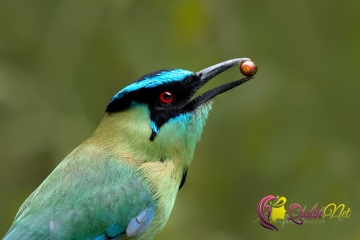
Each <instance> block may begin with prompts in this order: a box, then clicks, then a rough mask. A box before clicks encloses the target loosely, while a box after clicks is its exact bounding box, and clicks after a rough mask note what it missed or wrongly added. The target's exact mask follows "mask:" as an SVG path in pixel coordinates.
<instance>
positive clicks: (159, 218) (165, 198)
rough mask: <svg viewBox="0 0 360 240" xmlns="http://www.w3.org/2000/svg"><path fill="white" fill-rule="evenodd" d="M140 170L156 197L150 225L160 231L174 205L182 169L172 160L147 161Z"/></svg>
mask: <svg viewBox="0 0 360 240" xmlns="http://www.w3.org/2000/svg"><path fill="white" fill-rule="evenodd" d="M141 171H142V173H143V176H144V177H145V179H146V181H147V182H148V184H149V186H150V190H151V191H152V193H153V196H154V198H155V199H156V213H155V217H154V221H153V223H152V224H151V225H152V226H151V227H152V228H154V229H159V231H160V230H161V229H162V228H163V227H164V225H165V223H166V221H167V220H168V218H169V216H170V213H171V210H172V208H173V206H174V203H175V199H176V196H177V193H178V190H179V184H180V181H181V177H182V169H181V168H179V167H178V166H176V165H175V164H174V162H148V163H144V164H143V165H142V166H141Z"/></svg>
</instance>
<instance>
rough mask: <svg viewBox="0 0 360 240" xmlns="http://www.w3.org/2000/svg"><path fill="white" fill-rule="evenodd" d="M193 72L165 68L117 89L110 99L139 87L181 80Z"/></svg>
mask: <svg viewBox="0 0 360 240" xmlns="http://www.w3.org/2000/svg"><path fill="white" fill-rule="evenodd" d="M192 74H194V73H193V72H191V71H187V70H183V69H172V70H167V71H163V72H160V73H158V74H157V75H155V76H151V77H145V78H144V79H141V80H139V81H137V82H134V83H132V84H130V85H128V86H126V87H125V88H123V89H122V90H121V91H119V92H118V93H117V94H115V96H114V97H113V98H112V99H111V101H114V100H116V99H119V98H122V97H123V96H125V95H126V94H127V93H129V92H134V91H136V90H139V89H141V88H153V87H156V86H160V85H162V84H166V83H171V82H174V81H182V80H184V79H185V78H186V77H188V76H190V75H192Z"/></svg>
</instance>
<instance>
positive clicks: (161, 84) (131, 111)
mask: <svg viewBox="0 0 360 240" xmlns="http://www.w3.org/2000/svg"><path fill="white" fill-rule="evenodd" d="M247 60H249V59H248V58H237V59H232V60H228V61H225V62H222V63H219V64H216V65H213V66H211V67H208V68H205V69H203V70H201V71H199V72H192V71H188V70H183V69H165V70H160V71H156V72H153V73H150V74H147V75H145V76H143V77H141V78H140V79H139V80H137V81H135V82H134V83H132V84H130V85H128V86H126V87H125V88H123V89H122V90H121V91H119V92H118V93H116V94H115V96H114V97H113V98H112V99H111V101H110V103H109V104H108V106H107V108H106V112H107V116H106V117H107V118H113V117H114V118H117V119H118V121H112V122H113V123H114V124H112V125H113V126H112V129H113V131H118V130H117V129H122V130H121V131H123V132H121V131H118V132H119V134H122V135H124V134H125V135H126V133H124V131H126V132H128V133H127V135H126V138H127V139H128V141H131V140H130V139H129V138H136V140H134V141H137V142H139V141H140V142H142V145H144V141H145V139H146V141H147V143H146V144H147V145H148V144H153V145H154V144H156V143H162V145H163V146H166V147H169V146H167V145H168V144H171V143H176V145H181V144H180V143H179V142H181V141H183V143H184V144H185V145H186V147H187V148H189V150H190V152H193V150H194V148H195V143H196V141H197V140H199V138H200V136H201V133H202V129H203V126H204V123H205V119H206V118H207V116H208V111H209V110H210V108H211V99H212V98H214V97H215V96H216V95H218V94H220V93H223V92H226V91H228V90H230V89H232V88H234V87H236V86H238V85H240V84H242V83H244V82H246V81H248V80H250V79H251V78H252V77H247V78H243V79H240V80H236V81H233V82H229V83H226V84H223V85H220V86H218V87H216V88H213V89H211V90H209V91H207V92H205V93H203V94H201V95H199V96H197V97H195V98H193V96H194V94H195V93H196V92H197V91H198V90H199V89H200V88H201V87H202V86H203V85H204V84H205V83H207V82H208V81H209V80H210V79H212V78H213V77H215V76H216V75H218V74H220V73H222V72H224V71H225V70H227V69H229V68H231V67H233V66H235V65H239V64H242V63H243V62H244V61H247ZM121 119H122V120H121ZM114 125H116V126H114ZM109 134H111V133H109ZM140 138H141V139H140Z"/></svg>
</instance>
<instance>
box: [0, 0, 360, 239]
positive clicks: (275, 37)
mask: <svg viewBox="0 0 360 240" xmlns="http://www.w3.org/2000/svg"><path fill="white" fill-rule="evenodd" d="M359 11H360V2H359V1H354V0H352V1H351V0H349V1H346V3H345V2H343V1H311V0H302V1H286V0H282V1H276V0H275V1H270V0H267V1H265V0H259V1H242V0H232V1H220V0H218V1H215V0H207V1H205V0H183V1H180V0H175V1H129V0H104V1H91V0H86V1H85V0H63V1H57V0H54V1H46V0H32V1H25V0H2V1H0V119H1V122H0V146H1V149H0V150H1V161H0V195H1V197H0V207H1V211H0V212H1V213H0V214H1V215H0V236H3V235H4V234H5V232H6V231H7V230H8V229H9V227H10V225H11V223H12V221H13V219H14V217H15V214H16V212H17V210H18V209H19V207H20V205H21V204H22V202H23V201H24V200H25V199H26V198H27V197H28V196H29V194H30V193H31V192H32V191H34V190H35V189H36V188H37V186H38V185H39V184H40V183H41V182H42V181H43V180H44V179H45V178H46V176H47V175H48V174H49V173H50V172H51V171H52V170H53V169H54V168H55V166H56V165H57V164H58V163H59V162H60V161H61V160H62V159H63V158H64V157H65V156H66V155H67V154H68V153H69V152H70V151H72V150H73V149H74V148H75V147H76V146H77V145H79V144H80V143H81V142H82V141H84V140H85V139H86V138H87V137H89V136H90V135H91V134H92V132H93V131H94V129H95V128H96V127H97V125H98V124H99V122H100V121H101V119H102V117H103V115H104V110H105V107H106V105H107V103H108V102H109V100H110V99H111V97H112V96H113V95H114V94H115V93H116V92H117V91H118V90H120V89H121V88H123V87H124V86H126V85H127V84H129V83H130V82H132V81H134V80H136V79H137V78H138V77H140V76H141V75H143V74H145V73H148V72H151V71H154V70H158V69H162V68H176V67H179V68H184V69H189V70H193V71H197V70H201V69H203V68H205V67H208V66H210V65H212V64H215V63H218V62H221V61H224V60H228V59H231V58H236V57H249V58H251V59H252V60H253V61H254V62H256V63H257V64H258V66H259V71H258V74H257V75H256V78H255V79H254V80H252V81H250V82H249V83H246V84H244V85H243V86H241V87H239V88H236V89H234V90H232V91H230V92H228V93H226V94H223V95H221V96H219V97H217V98H216V101H215V103H214V105H213V110H212V111H211V114H210V117H209V119H208V121H207V125H206V127H205V130H204V134H203V136H202V140H201V141H200V142H199V143H198V145H197V149H196V152H195V157H194V161H193V164H192V165H191V167H190V169H189V174H188V179H187V182H186V184H185V186H184V188H183V189H182V190H181V191H180V192H179V195H178V198H177V201H176V204H175V207H174V210H173V212H172V215H171V217H170V219H169V222H168V223H167V225H166V226H165V228H164V230H163V231H162V232H161V234H160V235H159V236H158V237H157V238H156V239H159V240H161V239H210V240H212V239H289V238H291V239H318V238H321V239H359V238H360V230H359V228H358V226H359V224H360V213H359V198H360V185H359V183H360V174H359V172H360V161H359V160H360V159H359V157H360V148H359V146H360V137H359V135H360V126H359V124H360V110H359V102H360V71H359V64H360V31H359V23H360V14H359ZM240 77H241V75H240V73H239V70H238V69H236V68H234V69H232V70H229V71H227V72H226V73H224V74H222V75H221V76H219V77H217V78H216V79H215V80H213V81H212V82H211V83H209V84H208V85H207V86H206V88H205V89H204V90H206V89H209V88H211V87H214V86H217V85H219V84H221V83H225V82H229V81H231V80H235V79H238V78H240ZM269 194H272V195H280V196H285V197H286V198H287V204H286V209H288V206H289V205H290V204H291V203H295V202H296V203H300V204H301V205H303V206H305V205H306V206H307V208H308V210H310V209H311V207H312V206H313V205H314V204H316V203H318V206H320V207H322V206H325V205H327V204H329V203H336V204H341V203H344V204H345V205H346V208H347V207H350V208H351V211H352V215H351V217H350V218H348V219H344V220H342V221H339V220H338V219H332V220H329V219H326V223H325V224H304V225H302V226H296V225H294V224H291V225H290V224H287V225H285V226H284V228H281V226H280V225H279V224H277V226H278V227H279V228H280V229H279V232H273V231H269V230H266V229H264V228H262V227H261V226H260V225H259V222H255V223H253V222H254V220H255V219H257V214H256V207H257V204H258V202H259V201H260V199H261V198H263V197H265V196H266V195H269Z"/></svg>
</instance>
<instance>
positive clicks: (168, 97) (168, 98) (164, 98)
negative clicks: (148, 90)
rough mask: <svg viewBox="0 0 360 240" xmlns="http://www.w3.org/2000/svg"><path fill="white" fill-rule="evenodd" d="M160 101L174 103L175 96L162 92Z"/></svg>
mask: <svg viewBox="0 0 360 240" xmlns="http://www.w3.org/2000/svg"><path fill="white" fill-rule="evenodd" d="M160 101H161V102H163V103H166V104H169V103H172V102H173V101H174V95H173V94H172V93H171V92H162V93H160Z"/></svg>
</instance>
